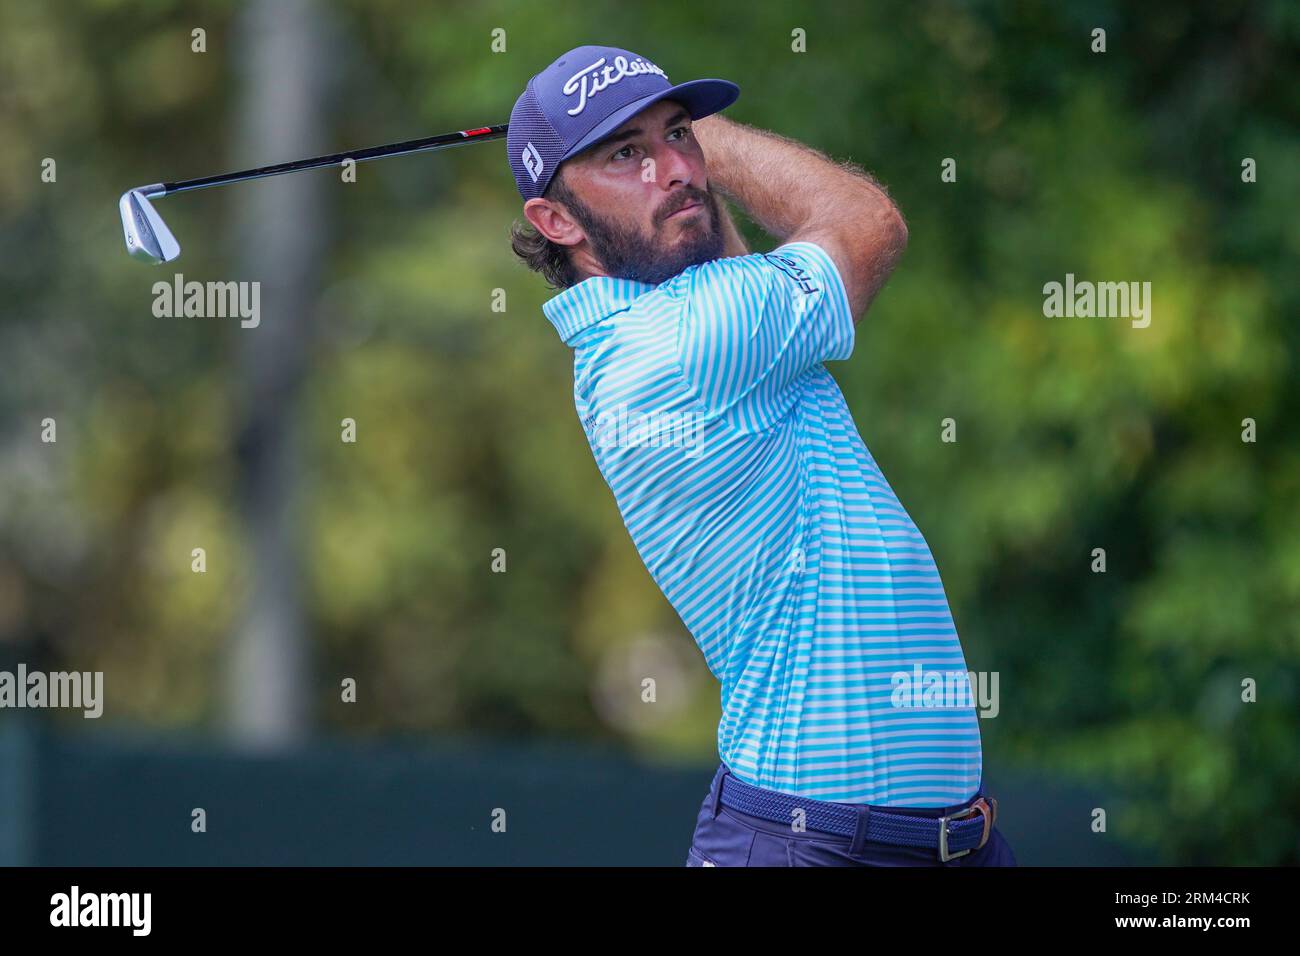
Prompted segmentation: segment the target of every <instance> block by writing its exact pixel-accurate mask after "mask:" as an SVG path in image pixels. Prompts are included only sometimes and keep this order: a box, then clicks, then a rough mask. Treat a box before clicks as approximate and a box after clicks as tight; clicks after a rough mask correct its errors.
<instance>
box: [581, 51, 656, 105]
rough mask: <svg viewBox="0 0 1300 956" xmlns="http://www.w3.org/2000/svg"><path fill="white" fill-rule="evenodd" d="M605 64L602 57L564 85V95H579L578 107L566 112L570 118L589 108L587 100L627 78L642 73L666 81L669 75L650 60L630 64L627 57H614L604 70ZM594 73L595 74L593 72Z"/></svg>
mask: <svg viewBox="0 0 1300 956" xmlns="http://www.w3.org/2000/svg"><path fill="white" fill-rule="evenodd" d="M604 63H605V57H603V56H602V57H601V58H600V59H599V60H597V61H596V62H595V63H593V64H591V66H588V67H585V68H583V69H581V70H579V71H578V72H577V73H575V74H573V76H571V77H569V79H568V82H566V83H565V84H564V95H565V96H572V95H573V94H574V93H577V94H578V105H577V106H576V107H574V108H573V109H571V110H566V111H565V112H567V113H568V114H569V115H570V116H577V115H578V114H579V113H581V112H582V111H583V110H584V109H586V108H587V100H588V99H589V98H590V97H592V96H595V95H596V94H597V93H599V92H600V91H601V90H603V89H605V87H607V86H612V85H613V84H615V83H617V82H618V81H619V80H621V79H623V77H625V76H640V75H641V74H642V73H658V74H659V75H660V76H662V77H663V78H664V79H665V80H666V79H668V74H667V73H665V72H664V71H663V70H661V69H659V67H657V66H655V65H654V64H653V63H651V62H649V61H648V60H643V59H641V58H640V57H637V58H636V59H635V60H633V61H632V62H630V63H629V62H628V59H627V57H625V56H616V57H614V62H613V64H612V65H610V66H606V67H605V68H604V69H603V70H602V69H600V67H601V66H602V65H603V64H604ZM593 71H594V72H593Z"/></svg>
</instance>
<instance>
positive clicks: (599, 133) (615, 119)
mask: <svg viewBox="0 0 1300 956" xmlns="http://www.w3.org/2000/svg"><path fill="white" fill-rule="evenodd" d="M739 98H740V87H738V86H737V85H736V84H735V83H732V82H730V81H729V80H688V81H687V82H685V83H678V84H677V85H676V86H672V87H669V88H668V89H666V90H660V91H659V92H658V93H653V94H651V95H650V96H645V97H642V98H641V99H639V100H633V101H632V102H631V103H628V104H627V105H626V106H624V107H623V108H622V109H620V110H616V111H615V112H613V113H611V114H610V115H609V116H607V117H605V119H603V120H601V121H600V122H599V123H597V124H596V126H595V128H594V129H592V131H591V132H590V133H588V134H587V135H586V136H584V137H582V139H580V140H578V142H577V143H575V144H574V145H573V147H572V148H570V149H569V151H568V152H567V153H565V154H564V159H561V160H560V162H564V160H566V159H572V158H573V157H574V156H576V155H578V154H579V153H581V152H582V151H583V150H585V149H589V148H590V147H592V146H595V145H596V144H597V143H599V142H600V141H601V140H602V139H604V138H605V137H606V136H608V135H610V134H611V133H613V132H614V131H615V130H617V129H618V128H619V127H620V126H622V125H623V124H624V123H626V122H627V121H628V120H630V119H631V118H632V117H633V116H635V115H636V114H637V113H640V112H641V111H642V110H644V109H646V108H648V107H651V106H653V105H654V104H656V103H658V102H659V101H660V100H677V101H679V102H680V103H681V104H682V106H684V107H686V111H687V112H688V113H690V114H691V119H693V120H697V119H703V118H704V117H706V116H710V115H712V114H713V113H718V112H720V111H722V110H725V109H726V108H727V107H728V106H730V105H731V104H732V103H734V102H736V100H737V99H739Z"/></svg>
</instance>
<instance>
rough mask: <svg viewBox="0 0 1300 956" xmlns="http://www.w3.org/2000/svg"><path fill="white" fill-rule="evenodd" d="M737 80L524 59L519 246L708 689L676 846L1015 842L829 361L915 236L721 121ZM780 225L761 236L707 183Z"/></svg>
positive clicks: (937, 853)
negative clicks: (703, 783) (755, 249)
mask: <svg viewBox="0 0 1300 956" xmlns="http://www.w3.org/2000/svg"><path fill="white" fill-rule="evenodd" d="M739 94H740V90H739V88H738V87H736V86H735V85H734V84H732V83H729V82H726V81H724V80H715V79H705V80H694V81H691V82H687V83H680V84H677V85H675V86H674V85H673V84H672V83H671V82H669V80H668V78H667V77H666V76H665V74H664V71H663V70H661V69H660V68H659V67H658V66H656V65H655V64H654V63H652V62H651V61H649V60H647V59H645V58H643V57H640V56H638V55H637V54H635V53H631V52H629V51H627V50H621V49H616V48H612V47H601V46H583V47H578V48H577V49H574V50H570V51H569V52H568V53H565V54H564V55H563V56H561V57H560V58H559V59H557V60H556V61H555V62H554V63H552V64H551V65H550V66H548V67H547V68H546V69H545V70H543V71H542V72H541V73H538V74H537V75H536V76H534V77H533V78H532V79H531V80H529V82H528V85H527V88H526V89H525V90H524V92H523V94H522V95H521V96H520V97H519V99H518V101H517V102H516V104H515V107H514V110H513V112H512V113H511V116H510V122H509V130H508V134H507V148H508V152H509V159H510V166H511V169H512V171H513V173H514V177H515V182H516V184H517V185H518V188H519V192H520V194H521V195H522V196H523V199H524V207H523V215H524V217H525V218H526V219H527V223H526V224H525V223H520V222H516V223H515V226H514V228H513V230H512V243H513V247H514V250H515V252H516V253H517V254H518V255H519V256H520V257H521V258H522V259H523V260H524V261H525V263H526V264H527V265H528V266H529V267H530V268H531V269H533V270H535V271H537V272H540V273H541V274H542V275H543V276H544V277H545V278H546V279H547V280H548V282H549V283H550V284H551V285H552V286H554V287H555V288H557V289H559V290H562V291H560V292H559V294H557V295H556V296H554V297H553V298H551V299H550V300H549V301H548V302H546V303H545V305H544V306H543V311H544V312H545V314H546V317H547V318H548V319H549V320H550V321H551V323H552V324H553V325H554V326H555V329H556V331H557V332H558V333H559V335H560V337H561V339H563V341H564V342H565V343H566V344H567V345H568V346H570V347H571V348H572V349H573V350H574V400H575V403H576V405H577V411H578V417H579V419H580V421H581V423H582V427H583V429H584V430H585V432H586V434H587V438H588V441H589V442H590V445H591V450H592V453H593V454H594V455H595V458H596V463H597V465H598V466H599V468H600V470H601V473H602V474H603V475H604V477H605V480H606V482H607V483H608V484H609V487H610V490H611V491H612V492H613V494H614V498H615V500H616V502H617V504H618V507H619V510H620V511H621V513H622V516H623V521H624V523H625V524H626V526H627V529H628V532H629V533H630V534H631V536H632V540H633V542H634V543H635V544H636V547H637V549H638V551H639V552H640V554H641V557H642V559H643V560H644V562H645V565H646V567H647V568H648V569H649V571H650V574H651V575H652V576H653V577H654V579H655V581H656V583H657V584H658V585H659V586H660V588H661V589H662V590H663V592H664V594H665V596H666V597H667V598H668V600H669V601H670V602H671V603H672V605H673V607H674V608H675V609H676V610H677V612H678V614H679V615H680V616H681V618H682V620H683V622H684V623H685V624H686V626H687V627H688V628H689V630H690V632H691V634H692V635H693V636H694V638H695V640H696V641H697V643H698V644H699V646H700V650H701V651H702V652H703V654H704V658H705V660H706V661H707V663H708V666H709V668H710V670H711V671H712V672H713V674H714V675H715V676H716V677H717V678H718V680H719V681H720V682H721V685H722V721H721V723H720V724H719V726H718V751H719V755H720V757H721V761H722V762H721V765H720V766H719V767H718V771H717V773H716V774H715V776H714V779H713V782H712V785H711V788H710V792H709V794H708V796H707V797H706V798H705V800H704V802H703V805H702V806H701V808H700V812H699V817H698V820H697V822H696V828H695V834H694V839H693V841H692V844H691V846H690V847H689V850H688V854H687V865H689V866H773V865H779V866H788V865H814V866H822V865H829V866H872V865H884V866H898V865H916V866H925V865H949V866H990V865H1014V863H1015V859H1014V855H1013V854H1012V851H1011V848H1010V847H1009V845H1008V844H1007V843H1006V842H1005V840H1004V839H1003V838H1002V836H1001V834H1000V833H999V832H998V831H997V829H996V828H995V827H994V826H993V822H994V819H995V817H996V806H997V804H996V801H995V800H993V799H992V798H989V797H986V796H985V794H984V793H983V790H982V756H981V749H980V732H979V724H978V720H977V717H976V714H975V712H974V707H973V705H972V703H971V701H970V700H969V696H968V695H967V697H966V698H965V699H963V700H958V701H956V702H955V703H953V702H948V701H944V702H942V703H941V704H933V703H932V702H931V703H927V704H926V705H924V706H922V705H918V703H917V700H916V696H915V695H913V694H912V693H905V694H899V693H897V692H896V691H897V689H898V687H899V679H898V675H904V676H905V677H906V678H911V676H912V675H913V674H915V673H918V672H930V671H939V672H941V673H942V674H944V675H947V674H951V673H961V674H962V675H963V676H964V675H965V673H966V672H967V668H966V663H965V659H964V657H963V654H962V649H961V644H960V642H959V641H958V637H957V633H956V630H955V628H954V626H953V621H952V616H951V614H950V612H949V609H948V604H947V599H946V596H945V594H944V590H943V585H942V583H941V582H940V579H939V574H938V571H937V569H936V567H935V564H934V559H933V558H932V557H931V555H930V550H929V548H928V547H927V545H926V542H925V539H924V538H923V537H922V536H921V533H920V532H919V531H918V530H917V528H916V526H915V525H914V524H913V523H912V521H911V519H910V518H909V517H908V515H907V512H906V511H905V510H904V509H903V506H902V505H901V504H900V503H899V501H898V499H897V498H896V497H895V495H894V492H893V490H892V489H891V488H890V486H889V483H888V482H887V481H886V480H885V477H884V475H883V474H882V473H881V471H880V469H879V467H878V466H877V465H876V462H875V460H874V459H873V458H872V456H871V454H870V452H868V451H867V448H866V446H865V445H864V444H863V441H862V439H861V438H860V437H859V435H858V431H857V428H856V426H855V425H854V422H853V419H852V417H851V416H850V414H849V410H848V408H847V406H846V405H845V402H844V398H843V396H842V395H841V393H840V390H839V388H838V387H837V386H836V384H835V381H834V379H833V378H832V377H831V376H830V374H829V373H828V372H827V371H826V369H825V367H824V364H823V363H825V362H829V361H832V360H843V359H847V358H848V357H849V355H850V353H851V352H852V351H853V342H854V323H855V322H856V321H857V320H858V319H859V318H860V317H861V316H862V315H863V314H864V313H865V312H866V310H867V307H868V306H869V305H870V303H871V301H872V299H873V298H874V297H875V295H876V293H877V292H878V291H879V290H880V288H881V286H882V285H883V284H884V282H885V280H886V279H887V278H888V276H889V274H890V272H891V271H892V270H893V268H894V265H895V263H896V262H897V261H898V258H899V256H900V255H901V253H902V251H903V248H904V246H905V245H906V243H907V228H906V226H905V225H904V223H903V218H902V216H901V215H900V214H899V212H898V209H897V208H896V207H895V206H894V204H893V203H892V202H891V201H890V199H889V197H888V196H887V195H886V194H885V192H884V190H883V189H882V188H881V187H880V186H879V185H878V184H877V183H876V182H875V180H873V179H872V178H871V177H870V176H868V175H867V174H865V173H863V172H862V171H860V170H858V169H856V168H855V167H852V166H849V165H847V164H836V163H835V162H832V161H831V160H829V159H828V158H827V157H825V156H824V155H822V154H821V153H818V152H817V151H815V150H812V149H810V148H808V147H805V146H802V145H800V144H799V143H796V142H793V141H791V140H788V139H785V138H782V137H779V136H776V135H774V134H771V133H767V132H764V131H761V130H757V129H753V128H750V127H747V126H744V125H741V124H737V123H733V122H730V121H728V120H726V119H723V118H721V117H719V116H716V115H715V114H717V113H718V112H719V111H721V110H723V109H725V108H726V107H728V106H730V105H731V104H732V103H733V102H735V100H736V99H737V97H738V96H739ZM720 196H723V197H726V198H728V199H730V200H732V201H734V202H736V203H738V204H739V205H740V206H741V207H742V208H743V209H744V211H745V212H746V213H747V214H748V215H749V216H750V217H751V218H752V219H753V220H754V222H756V223H757V224H758V225H759V226H761V227H762V228H763V229H764V230H765V231H766V232H767V233H769V234H770V235H772V236H774V237H775V238H776V239H777V240H779V242H780V246H779V247H778V248H777V249H776V250H775V251H774V252H772V253H769V254H766V255H764V254H759V253H754V254H751V253H750V252H749V249H748V248H747V247H746V245H745V242H744V240H743V239H742V237H741V236H740V234H739V232H738V231H737V230H736V227H735V225H734V223H733V222H732V221H731V218H730V216H729V214H728V212H727V207H726V205H725V204H724V203H723V202H721V201H720V199H719V197H720Z"/></svg>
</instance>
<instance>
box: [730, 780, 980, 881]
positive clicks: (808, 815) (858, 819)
mask: <svg viewBox="0 0 1300 956" xmlns="http://www.w3.org/2000/svg"><path fill="white" fill-rule="evenodd" d="M718 790H719V799H720V801H721V803H722V805H723V806H725V807H730V808H731V809H733V810H738V811H739V812H741V813H747V814H749V815H750V816H752V817H760V818H761V819H764V820H769V821H771V822H772V823H780V824H784V825H785V826H789V825H790V824H791V822H792V821H793V820H794V819H795V813H796V811H803V814H804V822H805V823H806V825H807V828H808V829H809V830H816V831H818V832H820V833H830V834H833V835H835V836H840V837H848V838H849V840H850V847H851V852H853V853H857V852H858V851H859V850H860V849H861V847H862V844H863V843H864V842H870V843H885V844H889V845H890V846H914V847H921V848H924V849H930V850H935V851H937V852H938V854H939V859H940V860H941V861H942V862H944V863H946V862H948V861H949V860H952V859H955V858H957V857H959V856H965V855H966V854H967V853H970V852H971V851H973V850H978V849H979V848H980V847H982V846H984V844H985V843H987V842H988V839H989V832H990V830H992V828H993V823H994V821H995V820H997V817H998V802H997V800H994V799H993V798H992V797H989V798H985V797H983V796H981V797H979V798H977V799H976V800H973V801H972V802H971V803H970V805H969V806H967V807H965V808H963V809H961V810H958V811H957V812H956V813H952V814H949V815H948V816H943V817H914V816H910V815H907V814H902V813H873V812H871V810H870V808H868V807H867V806H865V805H858V804H851V803H830V802H828V801H825V800H813V799H811V798H809V797H796V796H794V795H792V794H788V793H778V792H777V791H775V790H767V789H765V788H763V787H755V786H753V785H752V784H748V783H745V782H744V781H743V780H738V779H736V777H734V776H732V774H731V773H730V771H729V770H728V771H727V772H724V774H723V777H722V782H721V784H719V787H718Z"/></svg>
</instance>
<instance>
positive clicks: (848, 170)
mask: <svg viewBox="0 0 1300 956" xmlns="http://www.w3.org/2000/svg"><path fill="white" fill-rule="evenodd" d="M693 130H694V132H695V136H696V139H697V140H698V141H699V144H700V147H701V148H702V149H703V150H704V158H705V161H706V162H707V163H708V167H709V182H710V183H711V184H712V185H713V186H714V187H715V188H716V189H718V190H719V191H721V192H722V193H723V195H724V196H726V197H729V198H732V199H734V200H735V201H736V202H737V203H738V204H739V205H740V206H741V208H743V209H744V210H745V212H746V213H747V214H748V215H749V217H750V218H751V219H753V220H754V222H756V223H758V225H759V226H760V227H762V229H763V230H764V231H765V232H767V233H768V234H770V235H772V236H773V237H775V238H776V239H778V240H779V241H780V242H782V243H786V242H813V243H816V244H817V245H819V246H821V247H822V248H823V249H825V250H826V252H827V253H828V254H829V255H830V257H831V259H832V260H834V262H835V265H836V267H837V268H838V269H839V272H840V276H841V278H842V279H843V280H844V288H845V291H846V292H847V293H848V297H849V306H850V308H851V309H852V311H853V316H854V320H855V321H856V320H857V319H860V318H861V317H862V314H863V313H864V312H865V311H866V310H867V306H868V305H870V304H871V300H872V299H873V298H875V295H876V293H877V292H879V291H880V288H881V286H883V285H884V284H885V280H886V279H887V278H889V274H890V273H891V272H892V271H893V269H894V265H895V264H896V263H897V262H898V258H899V256H900V255H902V252H903V249H904V247H905V246H906V245H907V225H906V224H905V223H904V222H903V217H902V214H900V213H899V211H898V207H897V206H895V205H894V203H893V202H892V201H891V200H890V198H889V196H888V195H886V194H885V191H884V189H883V188H882V187H881V186H880V184H879V183H877V182H876V181H875V180H874V179H872V178H871V176H870V175H868V174H867V173H865V172H863V171H862V170H860V169H858V168H856V167H854V166H852V165H850V164H847V163H836V162H834V161H833V160H831V159H830V158H828V157H827V156H826V155H824V154H823V153H820V152H818V151H817V150H815V149H812V148H811V147H808V146H804V145H803V144H802V143H797V142H795V141H794V140H791V139H787V138H785V137H783V136H778V135H777V134H775V133H770V132H768V131H766V130H760V129H755V128H754V127H752V126H746V125H744V124H743V123H734V122H732V121H731V120H729V119H727V118H726V117H723V116H720V115H717V114H714V115H713V116H707V117H705V118H704V119H700V120H696V121H695V123H694V125H693Z"/></svg>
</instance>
